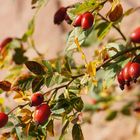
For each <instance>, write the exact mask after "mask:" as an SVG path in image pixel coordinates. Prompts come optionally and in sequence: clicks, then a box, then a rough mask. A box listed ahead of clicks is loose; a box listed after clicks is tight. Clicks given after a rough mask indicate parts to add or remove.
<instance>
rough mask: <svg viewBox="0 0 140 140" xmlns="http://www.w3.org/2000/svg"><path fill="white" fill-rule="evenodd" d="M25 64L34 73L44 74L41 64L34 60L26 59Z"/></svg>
mask: <svg viewBox="0 0 140 140" xmlns="http://www.w3.org/2000/svg"><path fill="white" fill-rule="evenodd" d="M25 65H26V67H27V68H28V69H29V70H30V71H31V72H33V73H34V74H37V75H43V74H45V70H44V68H43V66H42V65H41V64H39V63H37V62H35V61H27V62H26V63H25Z"/></svg>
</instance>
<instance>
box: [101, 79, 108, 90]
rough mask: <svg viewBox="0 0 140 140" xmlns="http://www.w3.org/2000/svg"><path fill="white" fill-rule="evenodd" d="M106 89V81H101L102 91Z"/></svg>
mask: <svg viewBox="0 0 140 140" xmlns="http://www.w3.org/2000/svg"><path fill="white" fill-rule="evenodd" d="M106 89H107V86H106V81H105V80H104V81H103V87H102V91H103V92H105V91H106Z"/></svg>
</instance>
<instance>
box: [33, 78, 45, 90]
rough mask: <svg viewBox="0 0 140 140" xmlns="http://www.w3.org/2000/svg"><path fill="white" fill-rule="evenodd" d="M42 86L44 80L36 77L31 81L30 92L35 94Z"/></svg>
mask: <svg viewBox="0 0 140 140" xmlns="http://www.w3.org/2000/svg"><path fill="white" fill-rule="evenodd" d="M43 84H44V78H42V77H36V78H34V79H33V81H32V91H33V92H37V91H39V90H40V88H41V86H42V85H43Z"/></svg>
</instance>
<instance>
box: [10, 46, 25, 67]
mask: <svg viewBox="0 0 140 140" xmlns="http://www.w3.org/2000/svg"><path fill="white" fill-rule="evenodd" d="M14 51H15V52H14V55H13V60H14V62H15V63H16V64H17V65H20V64H24V63H25V62H26V61H27V60H28V58H27V57H26V56H24V53H25V50H23V49H22V48H16V49H15V50H14Z"/></svg>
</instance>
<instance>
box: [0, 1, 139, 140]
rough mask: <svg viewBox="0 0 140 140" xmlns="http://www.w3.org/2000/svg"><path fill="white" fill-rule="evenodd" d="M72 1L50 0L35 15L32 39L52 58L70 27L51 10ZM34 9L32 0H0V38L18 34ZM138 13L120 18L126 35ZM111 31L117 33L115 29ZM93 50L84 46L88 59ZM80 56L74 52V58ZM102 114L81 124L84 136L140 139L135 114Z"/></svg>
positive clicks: (94, 139) (136, 3)
mask: <svg viewBox="0 0 140 140" xmlns="http://www.w3.org/2000/svg"><path fill="white" fill-rule="evenodd" d="M74 2H78V0H77V1H75V0H50V1H49V3H48V4H47V6H45V7H44V8H42V9H41V11H40V13H39V14H38V16H37V19H36V29H35V34H34V39H35V43H36V48H37V50H38V51H39V52H43V53H46V59H51V58H54V57H55V56H56V54H57V52H59V51H61V50H63V49H64V48H65V43H66V42H65V40H66V33H67V32H68V31H70V29H71V28H72V27H71V26H69V25H66V24H65V23H64V24H62V25H61V26H57V25H54V24H53V16H54V13H55V11H56V10H57V9H58V8H59V7H60V6H67V5H69V4H72V3H74ZM122 3H123V7H124V9H125V10H126V9H129V8H131V7H138V6H140V0H133V1H132V0H122ZM106 8H108V7H107V6H106V7H105V8H104V9H103V10H106ZM34 12H35V10H33V9H31V0H0V19H1V20H0V41H1V40H3V39H4V38H5V37H21V36H22V35H23V33H24V32H25V31H26V29H27V26H28V22H29V21H30V19H31V18H32V16H33V14H34ZM102 12H103V11H102ZM139 15H140V10H139V11H137V12H135V13H134V14H133V15H132V16H129V17H128V18H125V19H124V20H123V23H122V24H121V28H122V31H123V32H124V34H125V35H129V33H131V32H132V31H133V29H134V28H135V27H136V26H139V25H140V18H139V17H140V16H139ZM111 34H113V35H114V36H115V35H118V34H117V33H116V32H115V31H114V32H112V33H111ZM111 34H110V35H111ZM92 50H93V48H92V47H91V48H89V49H85V53H86V56H87V57H88V59H90V58H91V55H89V54H91V51H92ZM28 53H29V54H30V56H34V55H36V53H35V52H34V51H33V50H30V51H29V52H28ZM80 59H81V58H79V57H78V56H77V60H80ZM3 77H4V75H3V74H2V73H1V75H0V80H2V79H3ZM137 90H138V89H137ZM127 94H129V93H127ZM130 98H131V96H130ZM7 102H8V103H9V105H11V106H13V104H12V100H10V99H9V100H7ZM104 116H105V112H99V113H96V114H95V115H93V116H92V119H91V123H90V124H84V125H82V130H83V133H84V136H85V140H140V135H139V134H140V128H138V129H137V133H135V127H136V124H137V120H136V119H135V117H133V116H131V117H125V116H119V117H117V119H115V120H113V121H111V122H109V123H107V122H106V121H105V120H104ZM57 127H58V128H59V127H60V126H59V125H58V126H57ZM56 130H57V128H56ZM49 139H52V140H53V139H54V138H49ZM68 139H71V136H70V138H69V135H68ZM68 139H67V140H68Z"/></svg>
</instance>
